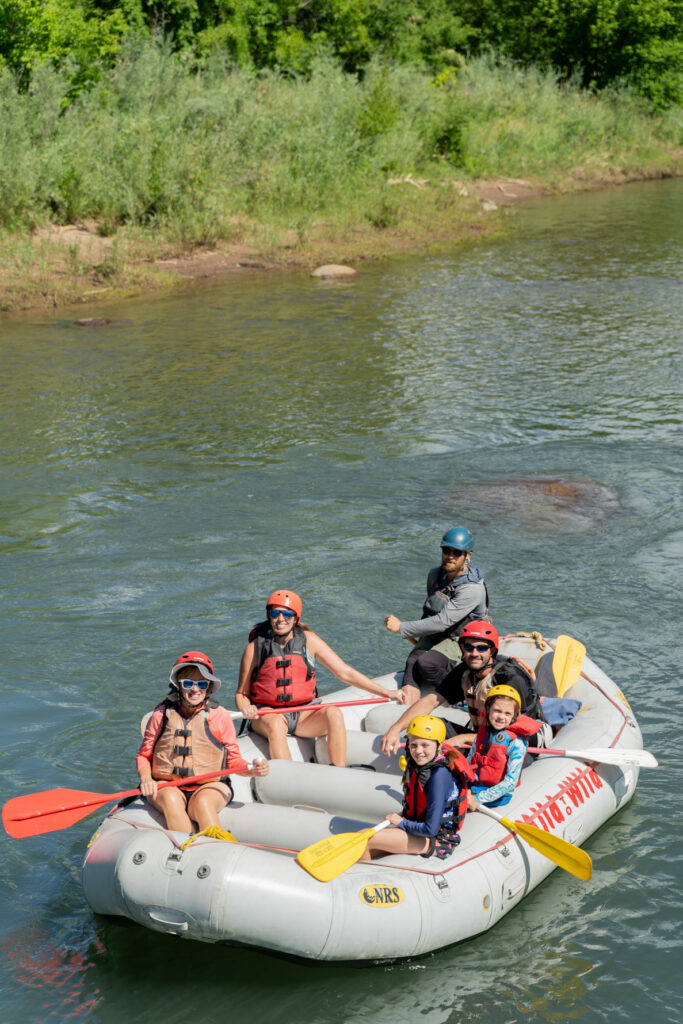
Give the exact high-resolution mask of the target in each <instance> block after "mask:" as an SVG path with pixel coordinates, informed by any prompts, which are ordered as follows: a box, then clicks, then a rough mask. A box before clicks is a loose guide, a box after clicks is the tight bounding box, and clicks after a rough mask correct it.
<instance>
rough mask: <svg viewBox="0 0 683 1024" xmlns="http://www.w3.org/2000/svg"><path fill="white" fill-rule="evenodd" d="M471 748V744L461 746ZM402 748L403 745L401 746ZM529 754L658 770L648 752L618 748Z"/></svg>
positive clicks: (530, 750)
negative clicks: (575, 758) (553, 755)
mask: <svg viewBox="0 0 683 1024" xmlns="http://www.w3.org/2000/svg"><path fill="white" fill-rule="evenodd" d="M463 745H464V746H467V747H471V746H472V744H471V743H468V744H463ZM401 746H404V744H401ZM527 752H528V753H529V754H555V755H556V756H559V757H578V758H579V759H580V760H581V761H596V762H597V763H599V764H615V765H618V766H619V767H624V768H658V767H659V762H658V761H657V758H656V757H655V756H654V754H651V753H650V751H649V750H620V749H619V748H618V747H615V748H612V747H591V748H589V749H587V750H559V749H557V747H527Z"/></svg>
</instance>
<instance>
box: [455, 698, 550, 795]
mask: <svg viewBox="0 0 683 1024" xmlns="http://www.w3.org/2000/svg"><path fill="white" fill-rule="evenodd" d="M542 724H543V723H542V722H537V721H536V720H535V719H533V718H528V717H527V715H520V716H519V717H518V718H517V720H516V721H515V722H512V724H511V725H509V726H508V727H507V729H502V730H501V731H500V732H495V733H494V732H492V730H491V729H489V727H488V725H487V724H486V723H484V724H483V725H480V726H479V731H478V733H477V738H476V740H475V750H474V755H473V757H472V760H471V761H470V767H471V768H473V769H474V772H475V775H476V782H477V785H478V786H487V787H488V786H497V785H498V783H499V782H502V781H503V779H504V778H505V773H506V771H507V765H508V757H507V749H508V746H509V745H510V743H511V742H512V740H514V739H517V738H518V737H522V738H524V737H525V736H533V735H534V734H535V733H537V732H538V730H539V729H540V728H541V725H542ZM520 782H521V776H520V778H519V779H518V780H517V785H519V784H520Z"/></svg>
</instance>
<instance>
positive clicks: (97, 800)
mask: <svg viewBox="0 0 683 1024" xmlns="http://www.w3.org/2000/svg"><path fill="white" fill-rule="evenodd" d="M253 767H254V766H253V764H252V765H249V767H248V768H246V769H244V770H243V771H242V772H235V771H228V770H227V769H226V770H224V771H221V772H208V773H207V774H206V775H191V776H189V777H188V778H186V779H174V780H173V781H171V782H160V783H159V787H158V788H159V789H167V788H169V787H170V786H187V785H189V784H190V783H193V782H205V781H206V780H207V779H217V778H220V777H221V776H222V775H243V774H244V773H245V772H246V771H251V770H252V768H253ZM139 793H140V790H139V789H126V790H123V791H122V792H121V793H88V792H85V791H83V790H80V789H45V790H43V791H42V792H41V793H27V794H26V796H15V797H13V798H12V799H11V800H8V801H7V803H6V804H5V806H4V807H3V809H2V824H3V825H4V827H5V831H6V832H7V834H8V835H10V836H12V837H13V838H14V839H25V838H26V837H27V836H39V835H42V834H43V833H44V832H58V831H59V830H60V829H62V828H69V826H70V825H75V824H76V822H77V821H80V820H81V818H86V817H87V816H88V815H89V814H92V812H93V811H96V810H97V808H98V807H104V805H105V804H108V803H111V802H112V801H114V800H123V799H124V798H125V797H127V796H138V794H139Z"/></svg>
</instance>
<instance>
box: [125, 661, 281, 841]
mask: <svg viewBox="0 0 683 1024" xmlns="http://www.w3.org/2000/svg"><path fill="white" fill-rule="evenodd" d="M169 678H170V683H171V692H170V695H169V696H168V697H167V698H166V700H164V701H163V702H162V703H161V704H159V705H158V706H157V707H156V708H155V709H154V711H153V712H152V715H151V717H150V719H149V721H148V722H147V726H146V728H145V734H144V737H143V740H142V744H141V746H140V749H139V750H138V756H137V770H138V774H139V776H140V791H141V793H142V795H143V796H145V797H147V799H148V800H149V802H150V803H151V804H152V806H153V807H156V808H157V810H159V811H161V812H162V813H163V815H164V817H165V818H166V827H167V828H169V829H174V830H176V831H178V832H192V822H193V821H196V822H197V825H198V826H199V829H200V830H204V829H206V828H209V827H211V826H213V827H215V828H219V827H220V823H219V820H218V812H219V811H220V810H222V808H223V807H225V805H226V804H228V803H230V801H231V800H232V795H233V794H232V789H231V788H230V778H229V777H228V776H227V775H225V776H223V777H222V778H220V779H211V780H209V781H208V782H205V783H199V784H197V783H195V784H192V783H188V785H187V786H173V787H169V788H167V789H158V787H157V782H158V781H161V780H165V779H179V778H181V779H182V778H189V777H191V776H193V775H204V774H205V773H208V772H218V771H221V769H223V768H226V769H228V768H229V769H230V770H231V771H236V772H241V773H243V774H245V775H248V776H252V775H267V774H268V762H267V761H265V760H259V761H254V768H253V769H252V770H251V771H247V770H246V769H247V763H246V761H245V760H244V758H243V757H242V755H241V754H240V750H239V747H238V746H237V736H236V735H235V727H234V725H233V723H232V718H231V717H230V715H229V713H228V712H227V711H226V709H225V708H223V707H221V706H220V705H219V704H217V703H216V702H215V701H214V700H212V699H211V697H212V695H213V694H214V693H216V692H217V691H218V690H219V689H220V685H221V681H220V679H219V678H218V677H217V676H215V675H214V674H213V664H212V663H211V661H210V659H209V658H207V656H206V655H205V654H203V653H202V652H201V651H187V652H186V653H185V654H181V655H180V657H179V658H178V660H177V661H176V663H175V664H174V666H173V668H172V669H171V675H170V677H169Z"/></svg>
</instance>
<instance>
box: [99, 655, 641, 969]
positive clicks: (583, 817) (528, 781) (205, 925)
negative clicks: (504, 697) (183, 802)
mask: <svg viewBox="0 0 683 1024" xmlns="http://www.w3.org/2000/svg"><path fill="white" fill-rule="evenodd" d="M501 653H503V654H506V655H513V656H515V657H519V658H521V659H522V660H523V661H524V662H525V663H526V664H527V665H530V666H531V667H533V668H535V669H536V671H537V674H538V678H539V681H540V683H542V684H543V688H545V692H546V693H547V692H548V690H547V688H546V687H547V685H548V679H549V678H550V679H552V672H551V671H550V665H551V660H552V648H551V647H550V646H549V645H548V644H547V643H546V641H543V640H539V639H538V638H537V639H536V640H534V639H532V638H529V637H523V636H519V637H508V638H505V640H504V641H503V642H502V645H501ZM399 678H400V676H391V675H390V676H387V677H383V678H382V679H381V682H382V683H383V685H385V686H387V687H391V686H392V685H393V686H395V685H396V682H397V680H398V679H399ZM354 694H357V695H358V699H362V698H364V697H367V694H365V693H362V692H361V691H351V690H350V689H349V688H348V687H345V688H344V690H343V692H341V693H338V694H330V695H328V696H326V697H325V698H323V699H324V700H325V701H331V700H335V699H337V700H342V699H343V700H348V699H351V698H352V697H353V696H354ZM565 696H569V697H572V698H575V699H576V700H579V701H580V702H581V709H580V711H579V713H578V715H577V716H576V717H575V718H574V719H573V720H572V721H571V722H569V723H568V724H567V725H565V726H564V727H563V728H562V729H561V730H560V731H559V733H558V734H557V736H556V737H555V739H554V740H553V741H552V742H551V744H550V747H551V748H552V747H557V748H560V749H564V750H570V749H571V750H573V751H583V750H591V749H595V748H608V747H609V748H613V749H615V750H623V751H624V752H626V751H629V750H634V751H637V750H641V749H642V739H641V734H640V730H639V728H638V725H637V723H636V721H635V718H634V716H633V714H632V712H631V709H630V707H629V705H628V703H627V701H626V698H625V697H624V695H623V694H622V693H621V691H620V690H619V689H618V687H617V686H616V685H615V683H613V682H612V681H611V680H610V679H609V678H608V677H607V676H606V675H605V673H604V672H602V671H601V670H600V669H599V668H598V667H597V665H595V664H594V663H593V662H592V661H590V659H589V658H586V659H585V660H584V663H583V666H582V672H581V675H580V677H579V679H578V682H576V683H575V684H574V685H573V686H572V687H571V689H570V690H568V692H567V693H566V694H565ZM402 711H403V709H402V708H400V707H399V706H398V705H395V704H393V703H392V704H390V705H389V704H384V705H375V706H374V707H373V706H371V707H370V709H369V710H368V706H367V705H364V706H360V707H349V708H345V709H344V714H345V719H346V724H347V729H348V732H349V743H348V758H347V767H346V768H335V767H332V766H330V765H329V764H328V763H326V760H327V759H326V748H325V741H324V739H318V740H315V741H314V740H299V739H294V738H292V739H291V740H290V749H291V753H292V758H293V760H292V761H272V762H271V771H270V774H269V775H268V776H266V777H264V778H254V779H248V780H247V779H243V778H239V777H233V787H234V789H235V800H234V802H233V803H232V804H230V805H229V806H228V807H226V808H225V809H224V810H223V811H222V812H221V815H220V819H221V824H222V826H223V827H224V828H225V829H228V830H229V831H230V832H231V833H232V834H233V836H234V837H235V838H236V840H237V842H236V843H230V842H224V841H220V840H216V839H209V838H206V837H200V838H198V839H197V840H195V841H194V842H193V843H192V844H190V845H189V846H188V847H186V848H185V849H181V844H182V843H183V841H184V840H185V839H186V838H187V837H186V836H185V835H182V834H180V833H173V832H169V831H167V830H166V829H165V827H164V822H163V820H162V818H161V816H160V815H159V814H158V813H157V812H156V811H154V810H153V809H152V808H150V807H149V805H148V804H147V803H146V801H145V800H144V799H142V798H141V797H138V798H136V799H134V800H133V801H132V802H128V803H126V804H120V805H118V806H117V807H115V808H114V810H113V811H112V812H111V813H110V814H109V815H108V816H107V817H106V818H105V819H104V821H103V822H102V823H101V824H100V826H99V827H98V829H97V831H96V832H95V834H94V835H93V837H92V839H91V840H90V842H89V844H88V849H87V852H86V855H85V860H84V863H83V887H84V890H85V895H86V898H87V900H88V902H89V904H90V906H91V907H92V909H93V910H94V911H96V912H97V913H100V914H108V915H118V916H121V917H127V918H130V919H131V920H133V921H136V922H137V923H138V924H140V925H143V926H145V927H147V928H151V929H153V930H155V931H160V932H166V933H169V934H173V935H178V936H182V937H184V938H189V939H198V940H200V941H202V942H215V943H224V944H227V945H243V946H254V947H258V948H260V949H267V950H272V951H275V952H277V953H281V954H288V955H291V956H295V957H300V958H306V959H313V960H324V961H360V960H366V961H368V960H369V961H377V962H379V961H387V960H395V959H403V958H409V957H415V956H419V955H421V954H425V953H429V952H430V951H433V950H436V949H439V948H440V947H443V946H447V945H449V944H451V943H455V942H461V941H463V940H465V939H469V938H471V937H472V936H474V935H477V934H479V933H480V932H483V931H486V930H487V929H488V928H491V927H492V926H493V925H494V924H495V923H496V922H497V921H498V920H500V918H501V917H503V915H504V914H507V913H508V911H510V910H512V908H513V907H514V906H515V905H516V904H517V903H519V902H520V900H522V899H523V898H524V896H526V894H527V893H528V892H530V891H531V890H532V889H534V888H535V887H536V886H537V885H539V884H540V883H541V882H542V881H543V879H544V878H546V877H547V875H549V874H550V872H551V871H553V870H554V869H555V864H553V863H552V861H550V860H548V859H547V858H546V857H544V856H543V855H542V854H541V853H539V852H537V851H536V850H535V849H533V848H531V847H530V846H529V845H527V844H526V843H525V842H524V841H523V840H522V839H520V838H519V837H518V836H517V835H516V834H514V833H512V832H510V831H509V830H508V829H507V828H506V827H505V826H503V825H501V824H500V823H499V822H496V821H493V820H491V819H490V818H488V817H485V816H484V815H483V814H468V815H467V817H466V819H465V822H464V824H463V827H462V831H461V839H462V841H461V843H460V845H459V846H458V847H457V849H456V850H455V851H454V853H453V854H452V856H451V857H450V858H448V859H447V860H439V859H437V858H426V859H425V858H421V857H409V856H387V857H385V858H382V859H381V860H375V861H372V862H362V863H357V864H354V865H353V866H352V867H350V868H349V869H348V870H347V871H345V872H344V873H343V874H341V875H339V876H338V877H337V878H335V879H334V880H332V881H330V882H327V883H325V882H320V881H317V880H316V879H315V878H313V877H312V876H311V875H310V874H308V873H307V872H306V871H304V870H303V868H302V867H301V866H300V865H299V864H298V863H297V860H296V853H297V851H299V850H301V849H302V848H304V847H307V846H309V845H310V844H312V843H315V842H317V841H318V840H320V839H322V838H324V837H326V836H331V835H336V834H338V833H341V832H349V831H353V830H356V829H361V828H363V827H364V826H367V825H375V824H377V823H378V822H380V821H381V820H382V819H383V818H384V816H385V815H386V814H387V813H388V812H389V811H392V810H400V805H401V784H400V768H399V766H398V759H397V758H387V757H384V756H383V755H382V754H381V753H380V752H379V741H380V737H381V734H382V733H383V732H384V731H385V729H386V728H387V727H388V725H389V724H390V723H391V722H392V721H395V720H396V719H397V718H398V717H399V715H400V714H401V713H402ZM443 711H444V714H445V716H448V715H449V714H450V715H452V714H453V711H452V710H450V709H443ZM457 713H458V712H456V714H457ZM260 743H261V740H260V738H259V737H253V736H252V735H251V734H245V736H243V737H242V738H241V739H240V746H241V749H242V753H243V755H244V757H245V758H246V759H247V760H251V759H252V758H253V757H254V756H255V755H258V754H260V753H263V747H262V746H260ZM637 781H638V768H637V767H630V766H628V767H627V766H624V765H622V766H615V765H609V764H604V763H596V762H590V761H586V760H584V759H582V758H579V757H576V756H572V757H566V756H557V755H553V756H550V755H540V756H539V757H538V758H537V759H536V760H535V761H534V762H533V763H532V764H530V765H529V766H528V767H526V768H525V769H524V770H523V772H522V780H521V784H520V786H519V787H518V788H517V790H516V791H515V795H514V796H513V798H512V802H511V803H510V804H508V805H507V806H506V807H504V808H503V809H502V810H503V812H504V814H505V815H506V817H508V818H509V819H514V820H515V821H521V822H525V823H527V824H532V825H535V826H537V827H539V828H541V829H542V830H544V831H545V832H548V833H551V834H552V835H554V836H556V837H559V838H562V839H565V840H567V841H568V842H570V843H573V844H577V845H581V844H583V843H584V842H585V841H586V839H588V837H589V836H590V835H591V834H592V833H593V832H595V830H596V829H598V828H600V826H601V825H603V824H604V823H605V822H606V821H607V820H608V819H609V818H610V817H611V816H612V815H613V814H615V813H616V811H618V810H619V809H620V808H621V807H623V806H624V804H626V803H627V802H628V801H629V800H630V799H631V797H632V796H633V794H634V792H635V788H636V784H637ZM567 884H568V885H569V884H571V879H570V876H569V875H567ZM586 884H589V885H590V882H588V883H586Z"/></svg>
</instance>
